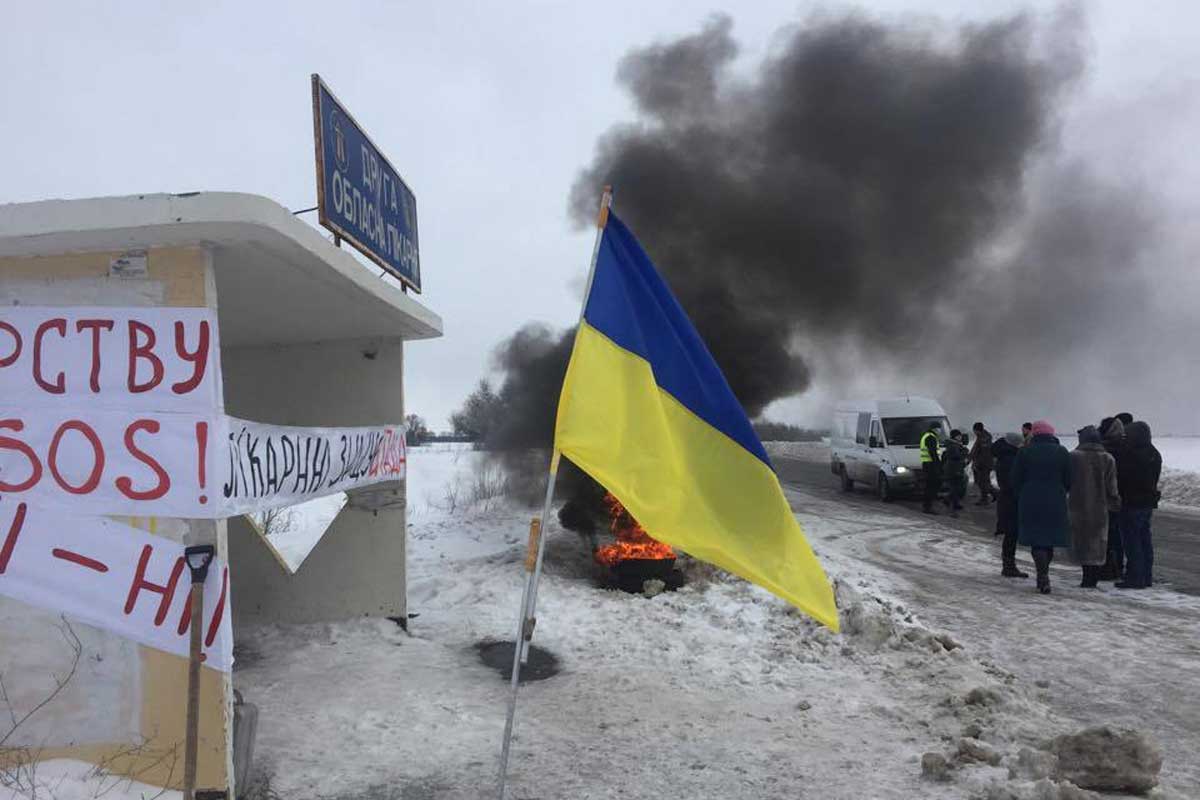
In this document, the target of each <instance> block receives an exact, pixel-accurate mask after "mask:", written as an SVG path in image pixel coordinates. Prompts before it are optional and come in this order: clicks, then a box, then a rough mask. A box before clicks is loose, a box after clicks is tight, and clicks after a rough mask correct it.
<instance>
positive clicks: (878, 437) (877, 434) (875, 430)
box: [871, 420, 883, 447]
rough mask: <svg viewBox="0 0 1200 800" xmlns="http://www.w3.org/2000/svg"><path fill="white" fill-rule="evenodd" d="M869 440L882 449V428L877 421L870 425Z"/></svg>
mask: <svg viewBox="0 0 1200 800" xmlns="http://www.w3.org/2000/svg"><path fill="white" fill-rule="evenodd" d="M871 438H872V439H874V440H875V441H876V442H878V444H879V446H880V447H883V428H882V427H881V426H880V425H879V420H875V421H873V422H872V423H871Z"/></svg>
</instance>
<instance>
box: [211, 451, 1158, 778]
mask: <svg viewBox="0 0 1200 800" xmlns="http://www.w3.org/2000/svg"><path fill="white" fill-rule="evenodd" d="M482 469H483V466H482V461H481V456H480V454H477V453H473V452H470V451H468V450H463V449H461V448H446V447H441V448H432V449H427V448H417V449H414V450H413V451H411V452H410V460H409V488H408V492H409V507H410V517H409V542H410V551H409V573H408V587H409V588H408V593H409V610H410V614H414V615H417V616H414V617H413V618H412V619H411V620H410V624H409V629H410V630H409V632H407V633H406V632H405V631H403V630H401V628H400V627H399V626H397V625H396V624H394V623H392V622H390V621H387V620H373V619H372V620H358V621H353V622H347V623H340V624H322V625H305V626H263V627H256V628H243V629H241V630H239V631H238V632H237V636H238V640H239V647H238V656H239V661H238V665H237V667H236V668H235V674H234V682H235V686H236V687H237V688H239V689H240V690H241V691H242V692H243V694H244V695H245V697H246V700H247V701H248V702H252V703H256V704H257V705H258V706H259V708H260V711H261V717H260V722H259V730H258V741H257V744H256V751H255V760H256V763H255V774H256V778H255V780H254V785H253V786H252V787H251V789H252V790H253V791H252V792H251V796H252V797H255V796H257V797H264V798H265V797H272V796H280V797H289V798H321V799H322V800H340V799H341V798H345V799H346V800H349V798H376V797H377V798H393V797H403V798H435V797H436V798H477V797H479V796H483V795H490V794H491V792H492V791H493V786H494V781H495V777H496V767H497V762H498V753H499V749H500V744H501V734H502V731H503V727H504V713H505V706H506V703H507V699H508V683H507V681H506V680H504V679H503V678H502V677H501V676H500V675H499V674H497V672H495V671H493V670H492V669H491V668H489V667H487V666H485V665H484V664H482V663H481V662H480V660H479V657H478V651H479V646H480V644H481V643H487V642H491V641H496V640H501V639H510V640H511V638H512V636H513V631H514V628H515V626H516V622H517V605H518V603H519V598H520V594H521V584H522V577H523V573H522V568H521V561H522V558H523V555H524V538H525V534H526V531H527V527H528V520H529V516H530V512H529V511H528V510H527V509H522V508H518V507H515V506H513V505H511V504H509V503H508V502H506V501H505V500H503V499H502V498H500V497H497V496H492V495H489V493H488V492H486V491H479V490H478V488H476V489H474V490H470V489H468V488H467V487H471V486H474V487H479V486H481V485H489V484H490V482H489V481H487V480H484V479H481V478H480V472H481V470H482ZM464 498H465V500H464ZM814 525H815V523H814ZM815 527H818V528H819V525H815ZM548 528H549V530H548V537H549V538H548V540H547V542H548V544H547V554H546V574H545V578H544V581H543V584H542V589H541V593H540V595H539V609H538V616H539V621H538V626H537V636H536V638H535V643H536V644H538V645H540V646H541V647H544V648H546V649H547V650H549V651H550V652H551V653H553V654H554V655H555V656H556V657H557V659H558V661H559V665H560V668H561V671H560V672H559V673H558V674H556V675H554V676H552V677H550V678H548V679H546V680H544V681H540V682H535V683H529V684H526V685H525V686H523V687H522V689H521V695H520V707H519V711H518V717H517V725H516V738H515V740H514V744H513V757H512V764H511V769H510V795H509V796H510V797H514V798H535V797H536V798H609V797H612V798H617V797H622V798H624V797H659V796H666V797H688V798H735V797H755V798H780V799H781V800H782V799H783V798H788V800H792V799H793V798H797V797H821V798H831V799H836V798H847V799H849V798H856V799H857V798H863V797H872V798H913V797H925V798H947V800H949V798H962V797H964V796H969V797H977V798H991V799H992V800H1001V799H1002V798H1003V799H1004V800H1034V799H1035V798H1036V799H1037V800H1054V798H1059V800H1067V799H1068V798H1075V799H1079V798H1090V797H1093V796H1094V795H1092V794H1091V793H1090V790H1089V789H1088V788H1086V787H1089V786H1094V787H1096V788H1097V789H1099V788H1101V786H1104V785H1108V786H1109V787H1110V789H1111V788H1112V786H1113V785H1114V784H1113V781H1127V783H1126V784H1123V785H1124V786H1125V788H1126V789H1132V790H1136V791H1142V792H1144V791H1146V790H1148V789H1149V788H1150V787H1151V786H1153V785H1154V784H1155V783H1157V779H1158V768H1157V766H1156V758H1159V756H1158V755H1157V754H1158V751H1157V749H1156V745H1155V743H1154V742H1151V741H1147V740H1145V739H1144V738H1143V737H1142V736H1141V735H1140V734H1138V733H1135V732H1124V731H1120V730H1115V731H1107V730H1106V731H1105V732H1102V733H1099V732H1098V733H1095V734H1092V735H1091V738H1090V739H1087V740H1086V741H1084V742H1083V743H1082V744H1075V745H1068V744H1064V743H1063V742H1064V740H1062V739H1061V738H1058V737H1063V736H1066V735H1070V734H1075V733H1079V731H1080V729H1081V727H1082V726H1080V725H1078V724H1077V723H1075V722H1073V721H1072V720H1068V719H1065V718H1063V717H1061V716H1059V715H1058V714H1057V713H1056V712H1055V711H1053V710H1052V709H1051V707H1050V706H1049V705H1048V704H1047V703H1046V702H1045V699H1044V697H1043V695H1042V693H1041V692H1040V690H1039V688H1038V687H1037V686H1034V685H1032V684H1030V683H1029V682H1026V681H1022V680H1020V679H1019V678H1018V677H1017V676H1016V675H1014V674H1013V673H1012V672H1010V671H1009V669H1008V668H1006V667H1005V666H1001V665H999V664H997V663H995V662H994V661H993V660H991V659H989V658H987V657H984V656H982V655H981V654H979V653H976V652H972V650H971V648H970V647H969V646H966V645H964V644H963V643H962V640H961V637H960V636H958V635H957V634H955V633H950V632H947V631H944V630H936V629H934V628H932V627H930V626H928V625H927V624H925V623H924V622H923V621H922V619H921V616H920V611H919V609H917V608H914V607H912V606H911V605H905V604H902V603H900V602H898V601H897V600H896V599H895V598H894V596H892V595H891V592H890V590H889V588H888V584H887V581H886V579H881V578H880V575H879V573H878V572H876V571H872V570H870V569H868V568H860V567H859V565H858V561H857V559H856V558H854V557H852V556H849V555H846V554H845V553H843V552H841V551H840V550H839V547H840V546H841V541H840V540H839V535H835V534H834V533H830V532H829V531H825V532H824V533H823V534H822V535H821V536H820V537H819V538H814V539H813V544H814V547H815V548H816V549H817V551H818V554H819V555H820V556H822V558H823V560H825V563H826V564H827V565H829V569H830V573H831V576H832V577H834V578H835V580H836V590H837V596H838V602H839V607H840V608H841V609H842V619H843V633H841V634H838V635H835V634H832V633H830V632H829V631H827V630H825V629H823V628H821V627H819V626H817V625H816V624H815V623H813V622H811V621H810V620H809V619H807V618H806V617H804V616H803V615H801V614H799V613H798V612H796V611H795V610H794V609H793V608H791V607H790V606H788V605H787V604H785V603H783V602H782V601H780V600H778V599H777V598H775V597H773V596H772V595H770V594H768V593H767V592H765V591H763V590H761V589H759V588H758V587H755V586H752V585H750V584H748V583H746V582H744V581H741V580H738V579H735V578H732V577H731V576H729V575H727V574H725V573H723V572H721V571H719V570H716V569H714V568H712V567H709V566H708V565H705V564H702V563H699V562H696V561H693V560H691V559H688V558H687V557H686V556H684V557H681V558H680V561H679V564H678V566H680V568H681V569H682V570H683V571H684V573H685V574H686V576H687V578H688V582H687V584H686V585H685V586H684V587H683V588H682V589H680V590H679V591H676V592H665V593H661V594H657V595H656V596H654V597H645V596H643V595H631V594H625V593H622V592H615V591H610V590H605V589H602V588H600V585H599V583H600V581H599V578H600V577H601V576H600V573H599V572H598V570H599V567H597V566H596V565H595V564H594V563H593V562H592V560H591V558H590V553H588V552H587V548H586V547H585V546H584V544H583V543H582V542H581V540H580V539H579V538H578V537H577V536H576V535H575V534H573V533H570V532H567V531H562V530H560V529H559V528H558V526H557V525H556V524H554V523H553V522H552V523H551V524H550V525H549V526H548ZM830 530H833V529H832V528H831V529H830ZM826 534H827V535H826ZM1048 657H1049V658H1054V655H1053V654H1048ZM1114 742H1115V743H1114ZM1056 743H1057V744H1056ZM1105 747H1107V748H1108V750H1105V749H1103V748H1105ZM1077 751H1078V752H1077ZM1064 754H1067V755H1064ZM1114 754H1118V755H1120V757H1121V759H1123V760H1122V761H1121V763H1122V764H1125V765H1126V767H1127V768H1123V769H1124V771H1123V772H1122V773H1121V775H1122V776H1121V777H1118V778H1113V777H1112V772H1113V771H1112V770H1111V769H1109V768H1108V767H1105V766H1104V764H1107V763H1109V762H1110V761H1111V759H1112V758H1114V757H1116V756H1114ZM1139 770H1140V772H1139ZM1128 776H1133V777H1128ZM1105 781H1108V784H1105ZM1080 787H1083V788H1080ZM1155 791H1156V792H1157V791H1158V790H1155Z"/></svg>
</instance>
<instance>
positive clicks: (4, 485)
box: [0, 406, 226, 518]
mask: <svg viewBox="0 0 1200 800" xmlns="http://www.w3.org/2000/svg"><path fill="white" fill-rule="evenodd" d="M219 420H220V418H219V417H214V416H213V415H212V414H211V412H210V413H209V414H163V413H154V412H138V411H128V412H126V411H110V410H104V411H101V410H83V409H68V408H62V409H60V408H57V407H54V408H42V409H36V410H31V409H29V408H24V409H13V408H7V407H4V406H0V495H8V496H10V497H12V498H13V499H14V500H19V501H21V502H26V503H28V504H29V505H31V506H37V507H41V508H51V509H55V510H60V511H63V512H67V513H70V514H128V515H130V516H149V515H154V516H163V517H185V518H195V517H220V516H226V515H225V514H223V513H222V511H221V510H220V509H219V508H218V507H216V504H215V503H210V502H209V499H210V497H211V496H212V495H213V492H211V491H210V489H209V476H210V475H211V474H212V471H211V469H210V468H209V465H210V464H211V463H212V461H213V457H212V454H213V449H214V446H215V444H216V441H217V437H218V436H220V431H219V430H214V428H216V425H217V423H218V421H219Z"/></svg>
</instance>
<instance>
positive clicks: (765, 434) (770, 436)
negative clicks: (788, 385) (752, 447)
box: [752, 420, 829, 442]
mask: <svg viewBox="0 0 1200 800" xmlns="http://www.w3.org/2000/svg"><path fill="white" fill-rule="evenodd" d="M752 424H753V426H754V432H755V433H756V434H758V438H759V440H760V441H763V442H819V441H821V439H822V437H825V436H828V435H829V431H827V430H815V429H813V428H801V427H800V426H799V425H788V424H787V423H786V422H771V421H770V420H759V421H758V422H755V423H752Z"/></svg>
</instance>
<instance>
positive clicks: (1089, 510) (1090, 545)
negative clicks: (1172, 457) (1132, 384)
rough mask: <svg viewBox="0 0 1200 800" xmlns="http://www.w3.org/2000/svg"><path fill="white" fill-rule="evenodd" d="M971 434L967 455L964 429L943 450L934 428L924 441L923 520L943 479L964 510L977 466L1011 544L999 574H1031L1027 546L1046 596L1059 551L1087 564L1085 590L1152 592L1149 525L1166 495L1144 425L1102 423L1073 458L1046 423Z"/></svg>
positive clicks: (1125, 420) (1083, 438)
mask: <svg viewBox="0 0 1200 800" xmlns="http://www.w3.org/2000/svg"><path fill="white" fill-rule="evenodd" d="M973 432H974V434H975V438H974V442H973V443H972V446H971V448H970V449H969V450H968V449H967V447H966V437H965V436H964V435H963V434H962V432H961V431H958V430H953V431H951V432H950V436H949V439H947V440H946V441H945V442H944V445H943V443H942V441H941V423H940V422H937V421H934V422H932V423H931V424H930V426H929V430H928V431H927V432H926V433H925V434H924V435H923V436H922V437H921V461H922V467H923V468H924V473H925V475H924V477H925V495H924V511H925V512H926V513H929V514H932V513H936V512H935V511H934V508H933V503H934V501H935V500H936V498H937V497H938V495H939V493H940V488H941V484H942V483H943V480H944V482H945V484H946V488H947V495H946V501H945V502H946V503H947V505H949V507H950V510H951V513H952V514H956V513H957V512H958V511H959V510H961V509H962V501H963V499H964V498H965V497H966V493H967V474H966V470H967V466H968V465H970V467H971V469H972V471H973V472H974V478H975V485H976V486H977V487H978V488H979V505H987V504H989V503H990V502H993V501H994V502H996V535H997V536H1003V537H1004V539H1003V544H1002V547H1001V558H1002V568H1001V573H1000V574H1001V575H1004V576H1006V577H1010V578H1028V577H1029V576H1028V575H1027V574H1026V573H1024V572H1022V571H1021V570H1020V569H1019V568H1018V567H1017V561H1016V553H1017V545H1018V543H1020V544H1022V545H1026V546H1028V547H1029V548H1030V552H1031V554H1032V556H1033V562H1034V564H1035V565H1036V568H1037V589H1038V591H1039V592H1041V593H1043V594H1049V593H1050V563H1051V562H1052V561H1053V559H1054V551H1055V549H1057V548H1066V549H1067V550H1068V552H1069V554H1070V557H1071V559H1072V560H1073V561H1074V562H1076V563H1078V564H1079V565H1080V566H1081V567H1082V570H1083V578H1082V581H1081V583H1080V586H1082V587H1085V588H1095V587H1096V586H1097V585H1098V584H1099V582H1100V581H1114V582H1115V585H1116V587H1117V588H1118V589H1145V588H1148V587H1149V586H1150V585H1151V584H1152V583H1153V568H1154V547H1153V543H1152V539H1151V532H1150V525H1151V516H1152V514H1153V511H1154V509H1155V508H1157V507H1158V501H1159V498H1160V496H1161V495H1160V493H1159V491H1158V482H1159V478H1160V477H1161V474H1162V456H1161V455H1160V454H1159V452H1158V450H1157V449H1156V448H1155V447H1154V444H1153V443H1152V441H1151V434H1150V426H1149V425H1148V424H1147V423H1145V422H1141V421H1135V420H1134V418H1133V415H1132V414H1128V413H1121V414H1117V415H1116V416H1113V417H1105V418H1104V419H1103V420H1101V421H1100V424H1099V425H1087V426H1085V427H1083V428H1081V429H1080V430H1079V431H1077V432H1076V434H1077V436H1078V440H1079V442H1078V445H1077V446H1076V447H1075V449H1074V450H1072V451H1069V452H1068V451H1067V449H1066V448H1065V447H1063V446H1062V444H1060V442H1059V440H1058V437H1057V436H1056V434H1055V430H1054V427H1053V426H1052V425H1051V424H1050V423H1049V422H1046V421H1045V420H1041V421H1038V422H1027V423H1025V424H1024V425H1023V426H1022V432H1021V433H1007V434H1005V435H1004V436H1002V437H1000V438H999V439H995V440H993V437H992V435H991V434H990V433H989V432H988V431H987V429H986V428H985V427H984V425H983V423H982V422H976V423H975V425H974V426H973ZM939 448H942V449H939ZM993 471H995V473H996V481H997V483H998V484H999V491H998V492H997V491H996V489H995V487H993V485H992V479H991V474H992V472H993Z"/></svg>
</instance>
